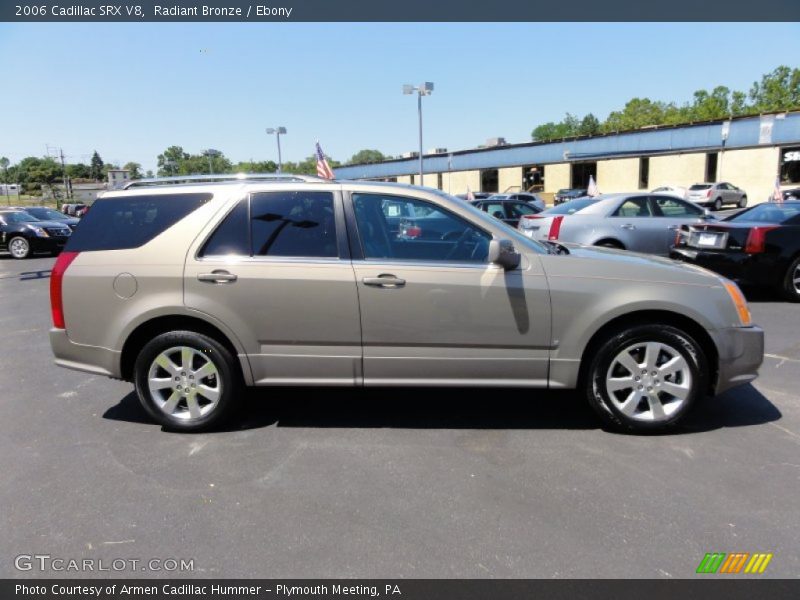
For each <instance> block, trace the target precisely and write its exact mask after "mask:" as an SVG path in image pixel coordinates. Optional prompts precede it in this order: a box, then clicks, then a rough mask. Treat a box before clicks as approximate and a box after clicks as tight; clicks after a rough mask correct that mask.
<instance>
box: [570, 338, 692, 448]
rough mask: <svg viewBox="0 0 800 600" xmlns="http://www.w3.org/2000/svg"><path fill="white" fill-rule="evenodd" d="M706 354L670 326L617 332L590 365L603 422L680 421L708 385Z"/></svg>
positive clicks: (590, 391)
mask: <svg viewBox="0 0 800 600" xmlns="http://www.w3.org/2000/svg"><path fill="white" fill-rule="evenodd" d="M707 372H708V370H707V366H706V358H705V355H704V354H703V351H702V349H701V348H700V346H699V344H697V342H696V341H695V340H693V339H692V338H691V337H690V336H689V335H687V334H686V333H684V332H683V331H681V330H680V329H677V328H675V327H672V326H669V325H639V326H635V327H630V328H628V329H625V330H623V331H622V332H619V333H616V334H614V335H612V336H611V337H610V338H609V339H607V340H606V341H605V342H604V343H603V344H602V345H601V346H600V348H599V350H598V351H597V352H596V353H595V354H594V356H593V358H592V359H591V363H590V365H589V370H588V377H587V381H586V390H585V391H586V394H587V397H588V399H589V404H591V406H592V408H594V410H595V411H596V412H597V414H599V415H600V417H601V418H602V419H603V421H604V422H605V423H606V424H607V425H609V426H611V427H612V428H614V429H617V430H622V431H626V432H647V431H658V430H663V429H667V428H669V427H672V426H674V425H675V424H676V423H677V422H678V421H679V420H680V419H681V418H682V417H683V416H684V415H685V414H686V413H687V411H689V409H690V408H691V407H692V405H693V404H694V403H695V402H696V401H697V399H698V398H699V397H701V395H702V394H703V393H704V392H705V390H706V389H707Z"/></svg>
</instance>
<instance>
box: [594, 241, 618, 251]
mask: <svg viewBox="0 0 800 600" xmlns="http://www.w3.org/2000/svg"><path fill="white" fill-rule="evenodd" d="M595 246H600V247H601V248H614V249H616V250H625V246H623V245H622V243H621V242H618V241H616V240H600V241H599V242H597V243H596V244H595Z"/></svg>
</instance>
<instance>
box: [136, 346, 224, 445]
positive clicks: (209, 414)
mask: <svg viewBox="0 0 800 600" xmlns="http://www.w3.org/2000/svg"><path fill="white" fill-rule="evenodd" d="M234 360H235V358H234V357H233V356H232V355H231V353H230V351H228V350H227V349H226V348H225V347H224V346H223V345H222V344H220V343H219V342H217V341H216V340H214V339H212V338H210V337H208V336H206V335H203V334H199V333H195V332H192V331H172V332H168V333H163V334H161V335H159V336H157V337H155V338H154V339H152V340H151V341H150V342H148V343H147V344H146V345H145V346H144V348H142V350H141V352H139V356H138V357H137V359H136V364H135V365H134V383H135V385H136V393H137V394H138V396H139V400H140V401H141V403H142V406H144V408H145V410H147V412H148V413H149V414H150V415H151V416H152V417H153V418H154V419H155V420H156V421H158V422H159V423H161V424H162V425H163V426H164V427H166V428H168V429H173V430H177V431H202V430H206V429H211V428H213V427H215V426H218V425H220V424H221V423H222V422H223V421H224V420H225V419H227V418H228V417H229V416H230V414H231V412H233V408H234V406H235V404H236V403H237V400H238V396H239V389H240V381H239V376H238V372H237V370H236V368H235V363H234Z"/></svg>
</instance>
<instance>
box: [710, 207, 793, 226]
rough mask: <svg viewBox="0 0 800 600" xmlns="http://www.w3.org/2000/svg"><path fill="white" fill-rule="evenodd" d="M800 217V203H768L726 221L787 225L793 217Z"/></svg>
mask: <svg viewBox="0 0 800 600" xmlns="http://www.w3.org/2000/svg"><path fill="white" fill-rule="evenodd" d="M798 215H800V202H797V203H795V202H792V203H787V204H774V203H772V202H766V203H764V204H758V205H757V206H754V207H753V208H751V209H750V210H746V211H744V212H741V213H738V214H736V215H734V216H732V217H728V218H727V219H725V220H726V221H732V222H736V221H740V222H741V221H745V222H752V223H785V222H786V221H788V220H789V219H791V218H793V217H797V216H798Z"/></svg>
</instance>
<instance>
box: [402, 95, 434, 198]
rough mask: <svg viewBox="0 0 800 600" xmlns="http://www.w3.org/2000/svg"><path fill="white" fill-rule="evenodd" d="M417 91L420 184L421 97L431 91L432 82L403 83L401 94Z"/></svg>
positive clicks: (420, 178)
mask: <svg viewBox="0 0 800 600" xmlns="http://www.w3.org/2000/svg"><path fill="white" fill-rule="evenodd" d="M414 92H417V94H418V96H417V112H418V113H419V184H420V185H422V97H423V96H430V95H431V94H432V93H433V83H431V82H430V81H426V82H425V83H422V84H420V85H411V84H409V83H406V84H404V85H403V94H405V95H406V96H410V95H411V94H413V93H414Z"/></svg>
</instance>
